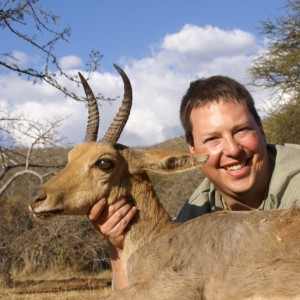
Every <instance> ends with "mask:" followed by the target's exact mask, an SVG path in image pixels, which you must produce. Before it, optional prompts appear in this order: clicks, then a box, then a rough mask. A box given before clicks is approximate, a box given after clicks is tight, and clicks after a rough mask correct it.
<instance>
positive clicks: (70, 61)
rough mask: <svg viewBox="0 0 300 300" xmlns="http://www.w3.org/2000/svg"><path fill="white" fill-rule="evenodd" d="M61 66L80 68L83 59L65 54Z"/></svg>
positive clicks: (67, 68) (64, 67) (63, 67)
mask: <svg viewBox="0 0 300 300" xmlns="http://www.w3.org/2000/svg"><path fill="white" fill-rule="evenodd" d="M59 62H60V67H61V68H62V69H65V70H70V69H74V68H79V67H81V66H82V64H83V63H82V60H81V59H80V58H79V57H78V56H75V55H68V56H64V57H62V58H61V59H60V61H59Z"/></svg>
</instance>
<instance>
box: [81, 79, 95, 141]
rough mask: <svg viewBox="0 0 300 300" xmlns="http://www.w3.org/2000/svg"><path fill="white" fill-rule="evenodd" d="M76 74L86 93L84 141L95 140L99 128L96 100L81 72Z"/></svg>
mask: <svg viewBox="0 0 300 300" xmlns="http://www.w3.org/2000/svg"><path fill="white" fill-rule="evenodd" d="M78 74H79V77H80V80H81V83H82V85H83V88H84V91H85V94H86V100H87V105H88V122H87V127H86V133H85V138H84V141H85V142H96V141H97V136H98V129H99V110H98V104H97V100H96V98H95V96H94V93H93V91H92V89H91V88H90V86H89V84H88V83H87V81H86V80H85V78H84V77H83V76H82V75H81V73H78Z"/></svg>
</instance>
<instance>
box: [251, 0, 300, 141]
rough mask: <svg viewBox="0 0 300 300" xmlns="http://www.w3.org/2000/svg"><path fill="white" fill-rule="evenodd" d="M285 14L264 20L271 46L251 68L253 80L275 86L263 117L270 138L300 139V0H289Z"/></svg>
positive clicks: (269, 86) (263, 29)
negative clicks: (274, 18)
mask: <svg viewBox="0 0 300 300" xmlns="http://www.w3.org/2000/svg"><path fill="white" fill-rule="evenodd" d="M284 8H285V10H284V12H285V13H284V15H283V16H282V17H279V18H277V19H276V21H275V22H272V21H270V20H268V21H264V22H262V26H263V28H262V33H263V34H265V35H266V37H267V43H268V47H267V50H266V51H265V52H264V53H261V54H260V55H259V56H258V57H257V58H256V59H255V60H254V62H253V67H252V68H251V69H250V72H251V75H252V80H253V84H254V85H256V86H261V87H266V88H272V89H273V90H275V93H274V98H273V101H272V104H271V106H270V107H269V111H268V116H267V118H266V119H265V120H264V128H265V132H266V135H267V138H268V141H269V142H273V143H285V142H289V143H299V142H300V130H299V111H300V0H288V1H287V4H286V6H285V7H284Z"/></svg>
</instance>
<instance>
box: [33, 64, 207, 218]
mask: <svg viewBox="0 0 300 300" xmlns="http://www.w3.org/2000/svg"><path fill="white" fill-rule="evenodd" d="M114 66H115V68H116V69H117V71H118V72H119V74H120V75H121V77H122V79H123V82H124V97H123V101H122V104H121V106H120V108H119V111H118V113H117V115H116V116H115V118H114V120H113V122H112V124H111V125H110V126H109V128H108V130H107V132H106V134H105V135H104V137H103V138H102V139H101V140H99V141H97V135H98V127H99V111H98V105H97V101H96V99H95V97H94V94H93V92H92V90H91V88H90V87H89V85H88V83H87V81H86V80H85V79H84V78H83V76H82V75H81V74H80V73H79V76H80V79H81V82H82V85H83V87H84V90H85V94H86V100H87V103H88V112H89V116H88V124H87V129H86V135H85V139H84V142H83V143H81V144H78V145H77V146H75V147H74V148H73V149H72V150H71V151H70V152H69V154H68V163H67V165H66V166H65V167H64V168H63V169H62V170H61V171H60V172H59V173H58V174H57V175H55V176H54V177H52V178H51V179H50V180H49V181H48V182H46V183H45V184H44V185H42V186H41V187H40V188H37V189H36V190H35V191H34V192H33V195H32V201H31V203H30V209H31V210H32V211H33V213H34V214H35V215H36V216H37V217H39V218H47V217H51V216H55V215H60V214H65V215H84V214H86V213H87V212H88V211H89V209H90V207H91V206H92V205H93V204H94V203H95V202H96V201H98V200H99V199H100V198H102V197H106V198H107V200H108V203H112V202H113V201H116V200H117V199H118V198H119V197H120V196H123V195H124V196H130V195H131V190H130V189H131V179H130V178H132V177H133V176H134V175H137V174H138V175H139V176H141V174H143V173H145V171H146V170H153V171H157V172H164V173H170V172H180V171H183V170H186V169H191V168H194V167H196V166H199V165H201V164H202V163H204V162H205V161H206V160H207V155H205V154H203V155H195V154H194V155H192V154H189V153H184V155H183V154H182V153H175V152H167V151H161V150H157V151H145V150H141V149H134V148H127V147H126V146H123V145H121V144H117V141H118V139H119V137H120V135H121V133H122V130H123V128H124V126H125V124H126V122H127V120H128V117H129V114H130V109H131V105H132V88H131V84H130V81H129V79H128V77H127V75H126V74H125V72H124V71H123V70H122V69H121V68H120V67H118V66H117V65H114Z"/></svg>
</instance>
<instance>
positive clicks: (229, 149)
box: [223, 137, 241, 157]
mask: <svg viewBox="0 0 300 300" xmlns="http://www.w3.org/2000/svg"><path fill="white" fill-rule="evenodd" d="M223 142H224V145H223V154H225V155H226V156H230V157H237V156H238V155H239V154H240V152H241V145H240V144H239V143H238V142H237V141H236V140H235V139H234V137H228V138H226V139H225V140H224V141H223Z"/></svg>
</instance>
